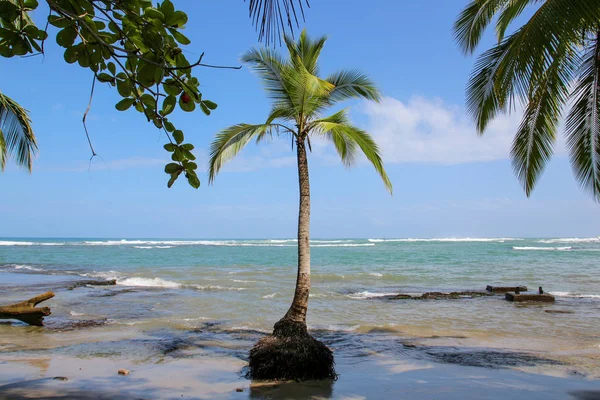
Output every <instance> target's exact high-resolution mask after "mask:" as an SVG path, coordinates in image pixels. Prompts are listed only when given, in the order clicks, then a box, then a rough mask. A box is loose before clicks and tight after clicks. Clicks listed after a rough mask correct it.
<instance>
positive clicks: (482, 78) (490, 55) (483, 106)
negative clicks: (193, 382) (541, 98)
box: [466, 36, 515, 134]
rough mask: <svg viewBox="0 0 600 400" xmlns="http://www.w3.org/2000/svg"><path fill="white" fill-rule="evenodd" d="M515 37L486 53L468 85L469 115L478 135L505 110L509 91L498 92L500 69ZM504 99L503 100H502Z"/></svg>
mask: <svg viewBox="0 0 600 400" xmlns="http://www.w3.org/2000/svg"><path fill="white" fill-rule="evenodd" d="M514 39H515V37H514V36H511V37H509V38H508V39H506V40H504V41H503V42H502V43H499V44H498V45H496V46H494V47H492V48H491V49H489V50H487V51H485V52H484V53H483V54H482V55H481V56H480V57H479V58H478V59H477V61H476V62H475V66H474V67H473V73H472V74H471V77H470V79H469V82H468V83H467V93H466V95H467V96H466V97H467V113H468V114H469V115H470V116H471V117H472V118H473V120H474V121H475V127H476V129H477V133H479V134H482V133H483V132H484V131H485V129H486V127H487V125H488V124H489V122H490V121H491V120H493V119H494V117H495V116H496V115H497V114H498V113H499V112H500V111H501V110H503V108H504V107H503V104H506V102H505V99H506V97H507V96H508V91H507V90H503V91H502V90H497V86H498V84H497V82H498V81H500V79H499V78H498V68H499V65H500V63H502V61H503V60H504V59H505V57H506V54H507V51H508V48H509V47H510V46H511V45H512V42H513V41H514ZM501 97H502V98H501Z"/></svg>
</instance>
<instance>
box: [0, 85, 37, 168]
mask: <svg viewBox="0 0 600 400" xmlns="http://www.w3.org/2000/svg"><path fill="white" fill-rule="evenodd" d="M37 151H38V147H37V141H36V138H35V135H34V133H33V127H32V126H31V120H30V119H29V114H28V112H27V110H25V109H24V108H23V107H21V106H20V105H19V103H17V102H16V101H14V100H13V99H11V98H10V97H8V96H6V95H4V94H2V93H0V169H1V170H4V168H5V166H6V160H7V159H8V158H9V157H13V158H14V159H15V160H16V162H17V165H19V166H20V167H23V168H26V169H27V170H29V171H30V172H31V168H32V163H33V158H34V157H35V155H36V154H37Z"/></svg>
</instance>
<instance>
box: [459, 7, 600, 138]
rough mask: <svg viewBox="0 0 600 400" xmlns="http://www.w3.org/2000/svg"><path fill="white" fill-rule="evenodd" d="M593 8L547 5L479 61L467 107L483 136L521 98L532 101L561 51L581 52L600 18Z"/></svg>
mask: <svg viewBox="0 0 600 400" xmlns="http://www.w3.org/2000/svg"><path fill="white" fill-rule="evenodd" d="M587 3H588V2H577V4H575V3H573V2H572V1H571V0H547V1H545V2H544V3H543V4H542V5H541V6H540V7H539V9H538V10H537V11H536V13H535V14H534V15H533V16H532V17H531V19H530V20H529V21H528V22H527V23H526V24H525V25H523V26H522V27H521V28H520V29H518V30H517V31H516V32H515V33H513V34H511V35H510V36H508V37H507V38H506V39H504V40H503V41H502V42H500V43H499V44H498V45H496V46H494V47H493V48H491V49H490V50H488V51H486V52H484V53H483V54H482V55H481V56H480V57H479V58H478V60H477V62H476V63H475V66H474V69H473V74H472V76H471V78H470V80H469V84H468V86H467V105H468V111H469V113H470V114H471V115H472V116H473V117H474V119H475V121H476V125H477V129H478V131H479V132H480V133H481V132H483V131H484V130H485V128H486V126H487V124H488V123H489V121H491V120H492V119H493V118H494V117H495V116H496V114H497V113H498V112H499V111H501V110H503V111H507V110H510V109H511V108H512V107H513V106H514V105H515V103H516V99H519V100H520V101H522V102H527V101H529V100H528V99H529V98H530V97H531V96H532V92H533V91H535V90H537V89H536V88H537V87H538V86H540V84H541V82H543V81H544V80H545V79H546V76H547V71H548V69H549V68H550V66H551V65H552V63H553V62H554V60H556V59H558V58H560V57H561V52H563V51H564V50H565V49H568V51H573V52H574V51H575V49H576V47H577V46H579V44H580V41H581V32H584V31H586V30H587V29H588V28H589V27H590V26H591V21H592V20H593V18H592V17H598V18H600V7H594V6H591V5H589V4H587ZM557 15H560V16H561V17H560V18H557V17H556V16H557ZM595 21H596V22H594V23H597V20H595ZM567 72H572V71H571V70H570V69H568V70H567Z"/></svg>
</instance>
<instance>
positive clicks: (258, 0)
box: [244, 0, 310, 46]
mask: <svg viewBox="0 0 600 400" xmlns="http://www.w3.org/2000/svg"><path fill="white" fill-rule="evenodd" d="M244 1H245V0H244ZM305 4H306V7H310V4H309V2H308V0H250V1H249V12H250V18H251V19H252V22H253V24H254V25H255V26H256V29H257V30H258V40H259V41H263V40H264V41H265V42H266V44H267V46H269V45H270V44H275V43H276V42H277V41H279V42H281V36H282V35H285V34H286V32H289V33H290V34H293V33H294V27H299V25H300V24H299V22H300V21H299V18H302V20H304V5H305Z"/></svg>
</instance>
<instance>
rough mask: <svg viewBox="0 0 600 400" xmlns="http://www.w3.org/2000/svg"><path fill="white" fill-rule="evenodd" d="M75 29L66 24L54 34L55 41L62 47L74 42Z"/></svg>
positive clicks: (75, 36)
mask: <svg viewBox="0 0 600 400" xmlns="http://www.w3.org/2000/svg"><path fill="white" fill-rule="evenodd" d="M76 38H77V31H76V30H75V29H74V28H73V27H72V26H67V27H66V28H64V29H62V30H61V31H60V32H58V33H57V34H56V43H58V45H59V46H62V47H69V46H72V45H73V43H75V39H76Z"/></svg>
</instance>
